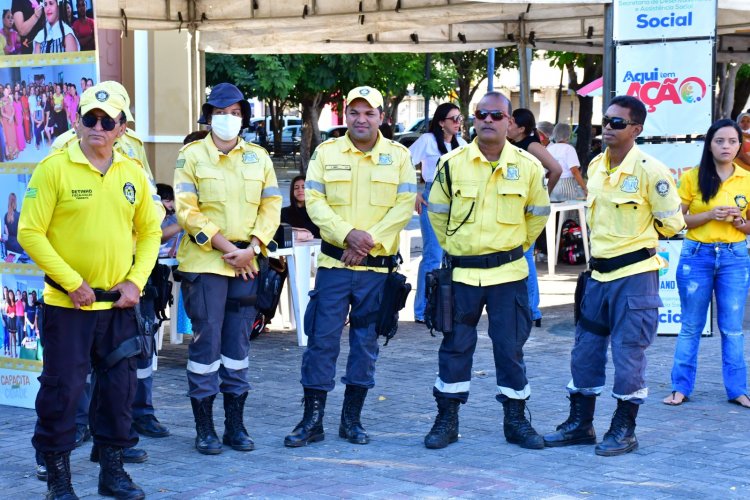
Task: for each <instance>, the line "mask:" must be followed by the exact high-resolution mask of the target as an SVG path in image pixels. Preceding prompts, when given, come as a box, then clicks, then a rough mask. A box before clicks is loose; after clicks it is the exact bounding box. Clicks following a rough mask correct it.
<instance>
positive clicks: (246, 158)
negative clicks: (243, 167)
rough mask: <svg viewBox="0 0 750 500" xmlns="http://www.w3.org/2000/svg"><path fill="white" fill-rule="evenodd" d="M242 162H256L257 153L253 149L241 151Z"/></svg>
mask: <svg viewBox="0 0 750 500" xmlns="http://www.w3.org/2000/svg"><path fill="white" fill-rule="evenodd" d="M242 163H258V155H257V154H255V152H254V151H248V152H246V153H242Z"/></svg>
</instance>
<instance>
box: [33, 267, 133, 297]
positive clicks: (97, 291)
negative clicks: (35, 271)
mask: <svg viewBox="0 0 750 500" xmlns="http://www.w3.org/2000/svg"><path fill="white" fill-rule="evenodd" d="M44 282H45V283H47V284H48V285H49V286H51V287H52V288H54V289H55V290H60V291H61V292H62V293H65V294H67V293H68V291H67V290H66V289H64V288H63V287H62V286H60V284H59V283H58V282H57V281H55V280H53V279H52V278H50V277H49V276H47V275H46V274H45V275H44ZM94 296H95V297H96V301H97V302H117V301H118V300H120V292H108V291H107V290H102V289H101V288H94Z"/></svg>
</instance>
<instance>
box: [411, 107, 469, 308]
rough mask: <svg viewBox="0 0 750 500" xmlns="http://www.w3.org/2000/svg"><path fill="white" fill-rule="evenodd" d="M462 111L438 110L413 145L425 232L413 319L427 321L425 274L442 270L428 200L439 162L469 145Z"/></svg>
mask: <svg viewBox="0 0 750 500" xmlns="http://www.w3.org/2000/svg"><path fill="white" fill-rule="evenodd" d="M463 121H464V120H463V116H461V110H460V109H459V108H458V106H456V105H455V104H451V103H449V102H445V103H443V104H441V105H439V106H438V107H437V109H436V110H435V114H434V115H433V117H432V120H431V121H430V130H429V132H427V133H426V134H422V136H421V137H420V138H419V139H417V140H416V141H415V142H414V144H412V145H411V147H410V148H409V151H410V152H411V160H412V163H414V164H415V165H416V164H418V163H421V164H422V178H423V179H424V182H425V184H424V191H423V192H422V193H417V201H416V203H415V209H416V211H417V213H418V214H419V226H420V228H421V230H422V260H421V261H420V263H419V271H418V273H417V295H416V297H415V298H414V320H415V321H417V322H418V323H423V322H424V308H425V275H426V274H427V273H428V272H430V271H432V270H433V269H436V268H438V267H440V260H441V259H442V258H443V250H442V249H441V248H440V244H439V243H438V240H437V236H435V231H434V230H433V229H432V226H431V225H430V221H429V219H428V218H427V199H428V198H429V197H430V189H431V188H432V181H433V180H434V179H435V169H436V167H437V163H438V160H439V159H440V157H441V156H443V155H444V154H446V153H447V152H448V151H451V150H453V149H456V148H457V147H460V146H464V145H466V141H464V140H463V138H462V137H461V135H460V131H461V124H462V123H463Z"/></svg>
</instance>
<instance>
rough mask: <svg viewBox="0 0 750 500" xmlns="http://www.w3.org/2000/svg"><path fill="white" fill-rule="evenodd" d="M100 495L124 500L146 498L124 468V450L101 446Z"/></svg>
mask: <svg viewBox="0 0 750 500" xmlns="http://www.w3.org/2000/svg"><path fill="white" fill-rule="evenodd" d="M99 465H100V468H99V494H100V495H103V496H105V497H115V498H118V499H122V500H140V499H142V498H146V494H145V493H144V492H143V490H142V489H141V488H140V487H139V486H138V485H137V484H135V483H134V482H133V480H132V479H130V476H129V475H128V473H127V472H125V469H124V468H123V467H122V448H120V447H117V446H104V445H102V446H99Z"/></svg>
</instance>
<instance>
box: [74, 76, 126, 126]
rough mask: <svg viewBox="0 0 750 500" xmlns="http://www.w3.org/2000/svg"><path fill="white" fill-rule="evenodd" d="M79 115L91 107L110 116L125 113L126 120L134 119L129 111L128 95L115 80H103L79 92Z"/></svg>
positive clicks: (113, 116) (114, 116)
mask: <svg viewBox="0 0 750 500" xmlns="http://www.w3.org/2000/svg"><path fill="white" fill-rule="evenodd" d="M80 106H81V115H85V114H86V113H88V112H89V111H91V110H92V109H101V110H102V111H104V112H105V113H107V114H108V115H109V116H111V117H112V118H118V117H119V116H120V113H124V114H125V119H126V120H127V121H130V122H132V121H134V120H133V115H132V114H131V113H130V97H129V96H128V93H127V91H126V90H125V87H123V86H122V85H121V84H120V83H118V82H115V81H105V82H100V83H97V84H96V85H94V86H93V87H89V88H87V89H86V90H85V91H84V92H83V94H81V104H80Z"/></svg>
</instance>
